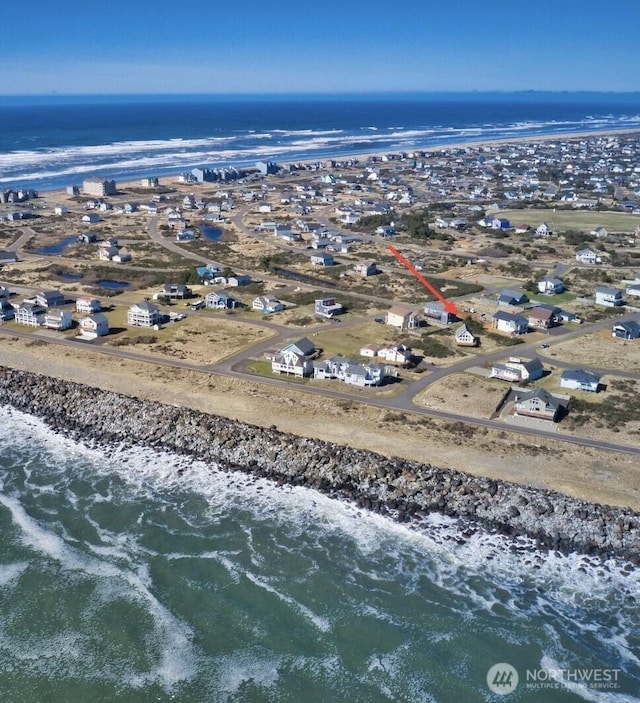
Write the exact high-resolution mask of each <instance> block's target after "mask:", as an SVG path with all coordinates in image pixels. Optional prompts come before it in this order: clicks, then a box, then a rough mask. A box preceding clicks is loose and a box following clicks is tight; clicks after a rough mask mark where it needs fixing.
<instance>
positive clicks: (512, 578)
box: [0, 409, 640, 703]
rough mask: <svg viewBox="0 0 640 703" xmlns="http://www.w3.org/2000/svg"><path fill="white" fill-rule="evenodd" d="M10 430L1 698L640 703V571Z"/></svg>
mask: <svg viewBox="0 0 640 703" xmlns="http://www.w3.org/2000/svg"><path fill="white" fill-rule="evenodd" d="M2 425H3V427H4V430H5V431H4V433H3V435H2V438H0V700H1V701H3V702H4V701H7V702H10V703H13V702H16V703H18V702H22V701H24V702H25V703H32V702H39V701H51V702H52V703H58V702H60V703H62V702H64V703H81V702H82V703H84V702H85V701H95V702H102V701H105V702H106V701H131V702H133V701H136V702H143V703H146V702H147V701H149V702H151V701H181V702H182V701H184V702H187V703H191V702H193V703H195V702H203V703H204V702H207V703H208V702H217V701H220V702H227V701H228V702H243V703H244V702H246V703H249V702H251V703H254V702H255V703H262V702H271V701H273V702H274V703H275V702H277V703H280V702H281V701H284V702H288V701H290V702H291V703H294V702H295V703H298V702H300V701H304V702H305V703H316V702H318V703H320V702H325V701H326V702H329V701H336V702H342V701H345V702H347V701H353V702H360V701H361V702H362V703H375V702H377V701H380V702H382V701H403V702H404V701H406V702H414V701H444V702H448V701H496V700H507V701H551V702H553V701H580V700H589V701H620V702H626V701H635V700H640V698H638V697H637V695H638V692H639V691H640V659H639V657H640V637H639V636H638V631H637V623H638V621H639V619H640V618H639V615H640V606H639V605H638V601H637V597H639V584H640V574H638V572H632V573H629V574H627V575H623V574H622V573H621V572H620V568H619V565H616V564H614V563H612V562H609V563H604V564H602V563H598V562H596V561H595V560H586V559H584V558H580V557H570V558H565V557H561V556H554V555H547V556H544V557H543V556H541V555H537V554H535V553H533V552H530V551H528V550H527V549H524V546H525V545H524V544H523V545H521V546H522V547H523V548H522V549H521V550H519V551H514V550H513V549H511V547H512V545H510V543H509V542H507V541H505V540H504V539H503V538H501V537H498V536H492V535H486V534H482V533H478V534H476V535H474V536H471V537H468V538H466V539H465V538H463V536H462V534H461V531H460V529H459V528H458V527H457V526H456V525H455V524H454V523H452V522H450V521H447V520H444V519H442V518H440V519H434V520H433V521H431V523H430V524H429V525H425V526H424V528H423V529H422V530H420V531H418V530H410V529H407V528H406V527H405V526H402V525H397V524H395V523H393V522H390V521H388V520H385V519H382V518H380V517H378V516H375V515H368V514H366V513H362V512H361V511H358V510H357V509H356V508H354V507H352V506H348V505H345V504H340V503H336V502H333V501H331V500H329V499H327V498H325V497H324V496H321V495H318V494H316V493H314V492H312V491H309V490H306V489H293V488H276V487H274V486H272V485H270V484H269V483H267V482H265V481H252V480H250V479H248V478H247V477H245V476H242V475H238V474H231V473H229V474H226V473H222V472H217V471H215V470H214V469H213V468H212V467H205V466H203V465H199V464H197V463H192V462H187V461H186V460H185V459H184V458H180V457H173V456H166V455H158V454H152V453H150V452H148V451H142V450H138V451H131V450H113V451H112V452H110V454H109V456H106V455H105V454H104V453H102V452H98V451H95V450H88V449H85V448H82V447H80V446H78V445H75V444H73V443H71V442H69V441H67V440H63V439H62V438H60V437H56V436H55V435H53V434H51V433H50V432H49V431H48V430H47V429H46V428H45V427H44V426H43V425H41V424H40V423H39V422H38V421H36V420H34V419H33V418H30V417H29V416H25V415H22V414H20V413H16V412H15V411H10V410H6V409H5V410H4V411H2ZM179 468H180V469H182V471H181V474H182V475H178V472H177V470H178V469H179ZM499 662H507V663H510V664H511V665H513V666H514V667H515V669H516V671H517V672H518V674H519V678H520V681H519V684H518V686H516V687H515V688H514V689H513V691H512V692H511V693H509V695H499V693H504V691H500V690H499V689H498V690H499V693H494V692H492V691H491V689H490V688H489V686H488V685H487V681H486V675H487V671H488V670H489V668H490V667H491V666H492V665H494V664H496V663H499ZM578 668H580V669H581V670H585V671H586V670H602V669H616V670H619V671H618V673H617V674H616V678H617V681H616V682H615V683H616V686H617V687H616V688H614V689H609V690H602V689H595V688H594V687H593V685H592V684H584V682H576V681H573V682H572V683H571V684H567V683H566V682H565V683H564V684H557V683H555V682H552V683H554V685H553V687H552V688H545V689H541V688H537V689H535V688H533V687H532V684H531V682H527V680H526V678H527V675H528V674H527V671H528V670H530V671H533V672H540V671H543V672H549V671H551V670H558V669H564V670H567V669H570V670H572V671H575V670H576V669H578ZM547 683H549V682H548V681H547Z"/></svg>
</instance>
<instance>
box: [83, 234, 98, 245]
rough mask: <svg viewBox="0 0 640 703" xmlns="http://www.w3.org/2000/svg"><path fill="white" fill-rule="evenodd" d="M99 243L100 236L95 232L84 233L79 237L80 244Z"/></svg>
mask: <svg viewBox="0 0 640 703" xmlns="http://www.w3.org/2000/svg"><path fill="white" fill-rule="evenodd" d="M97 241H98V235H97V234H96V233H95V232H83V233H82V234H79V235H78V244H93V243H94V242H97Z"/></svg>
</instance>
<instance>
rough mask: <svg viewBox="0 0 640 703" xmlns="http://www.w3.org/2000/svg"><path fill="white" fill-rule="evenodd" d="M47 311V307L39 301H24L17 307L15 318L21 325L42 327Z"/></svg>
mask: <svg viewBox="0 0 640 703" xmlns="http://www.w3.org/2000/svg"><path fill="white" fill-rule="evenodd" d="M46 312H47V310H46V308H43V307H42V306H41V305H38V304H37V303H31V302H27V301H23V302H22V303H19V304H18V305H17V307H16V308H15V320H16V322H17V323H18V324H19V325H27V326H29V327H40V325H42V323H43V322H44V316H45V315H46Z"/></svg>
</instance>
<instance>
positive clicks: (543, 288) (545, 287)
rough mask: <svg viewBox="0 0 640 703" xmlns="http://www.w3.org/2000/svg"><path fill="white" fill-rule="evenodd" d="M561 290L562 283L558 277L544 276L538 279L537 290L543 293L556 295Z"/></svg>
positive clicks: (562, 288) (562, 287)
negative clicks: (540, 279)
mask: <svg viewBox="0 0 640 703" xmlns="http://www.w3.org/2000/svg"><path fill="white" fill-rule="evenodd" d="M563 290H564V283H563V282H562V281H561V280H560V279H559V278H544V279H542V281H538V291H539V292H540V293H542V294H543V295H556V294H557V293H562V291H563Z"/></svg>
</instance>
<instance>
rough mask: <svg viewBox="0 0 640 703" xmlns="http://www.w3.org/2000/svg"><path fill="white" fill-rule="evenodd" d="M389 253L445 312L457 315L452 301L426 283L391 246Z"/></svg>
mask: <svg viewBox="0 0 640 703" xmlns="http://www.w3.org/2000/svg"><path fill="white" fill-rule="evenodd" d="M388 249H389V251H390V252H391V253H392V254H393V255H394V256H395V257H396V259H398V261H399V262H400V263H401V264H402V265H403V266H404V267H405V268H406V269H408V270H409V271H411V273H412V274H413V275H414V276H415V277H416V278H417V279H418V280H419V281H420V283H422V285H423V286H424V287H425V288H426V289H427V290H428V291H429V292H430V293H431V294H432V295H434V296H435V297H436V298H437V299H438V300H439V301H440V302H441V303H442V304H443V305H444V310H445V312H448V313H450V314H451V315H456V317H457V315H458V308H457V307H456V304H455V303H454V302H453V300H447V299H446V298H445V297H444V296H443V295H442V293H441V292H440V291H439V290H438V289H437V288H435V287H434V286H432V285H431V283H429V281H427V279H426V278H425V277H424V276H423V275H422V274H421V273H420V271H418V270H417V269H416V268H415V267H414V266H413V264H411V263H410V262H409V261H407V259H405V258H404V256H402V254H401V253H400V252H399V251H398V250H397V249H395V248H394V247H392V246H389V247H388Z"/></svg>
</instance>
